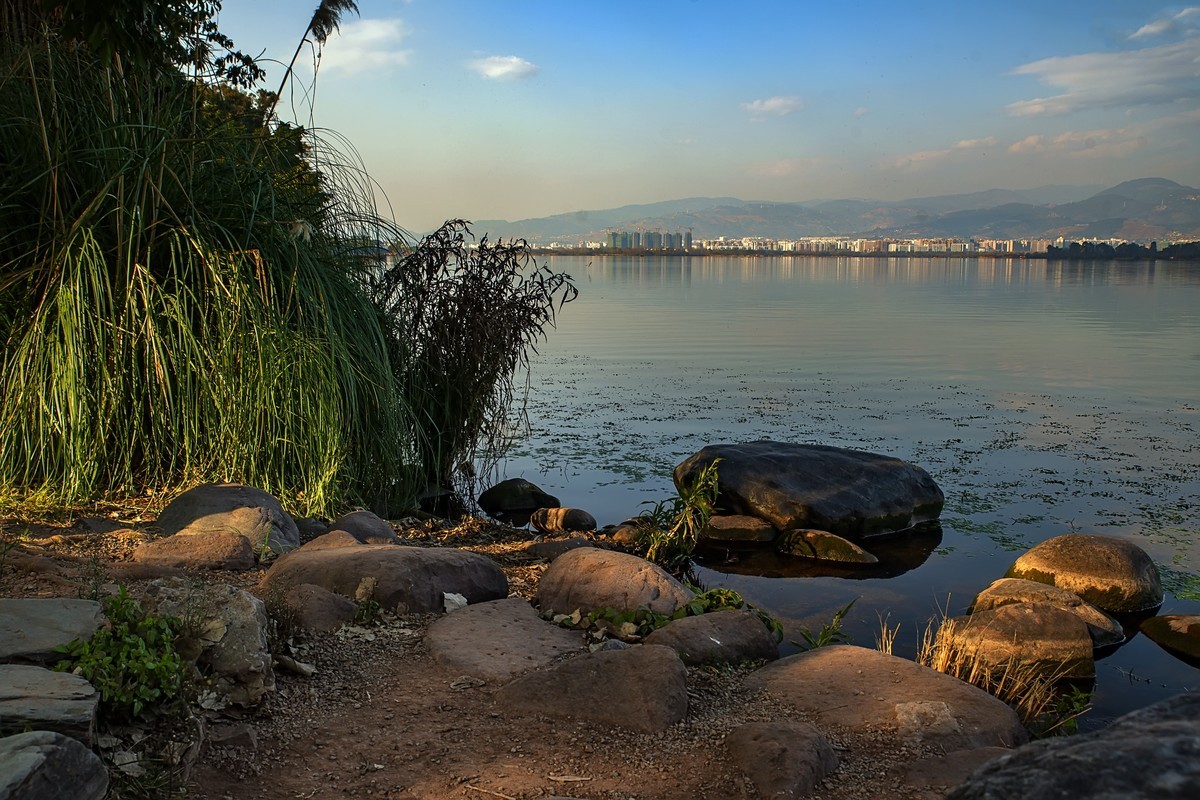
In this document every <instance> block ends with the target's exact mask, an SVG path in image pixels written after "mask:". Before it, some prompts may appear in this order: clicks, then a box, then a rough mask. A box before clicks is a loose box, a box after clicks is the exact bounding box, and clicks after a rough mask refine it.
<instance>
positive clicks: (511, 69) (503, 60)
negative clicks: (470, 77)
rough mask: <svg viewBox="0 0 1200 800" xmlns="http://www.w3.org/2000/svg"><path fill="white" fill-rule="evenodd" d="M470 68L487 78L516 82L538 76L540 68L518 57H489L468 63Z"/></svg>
mask: <svg viewBox="0 0 1200 800" xmlns="http://www.w3.org/2000/svg"><path fill="white" fill-rule="evenodd" d="M467 66H468V67H470V68H471V69H473V70H475V71H476V72H478V73H479V74H480V75H482V76H483V77H485V78H490V79H492V80H497V81H515V80H521V79H522V78H528V77H531V76H533V75H535V74H537V71H538V66H537V65H536V64H534V63H532V62H529V61H526V60H525V59H523V58H519V57H517V56H488V57H487V58H477V59H475V60H474V61H471V62H468V64H467Z"/></svg>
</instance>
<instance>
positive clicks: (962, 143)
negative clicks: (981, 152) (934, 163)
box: [950, 136, 1000, 150]
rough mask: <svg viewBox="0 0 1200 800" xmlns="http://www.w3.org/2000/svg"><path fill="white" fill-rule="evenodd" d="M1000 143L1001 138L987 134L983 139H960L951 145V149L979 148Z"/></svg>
mask: <svg viewBox="0 0 1200 800" xmlns="http://www.w3.org/2000/svg"><path fill="white" fill-rule="evenodd" d="M999 143H1000V140H999V139H997V138H996V137H995V136H987V137H985V138H983V139H960V140H959V141H957V142H955V143H954V144H952V145H950V149H951V150H977V149H979V148H986V147H995V146H996V145H998V144H999Z"/></svg>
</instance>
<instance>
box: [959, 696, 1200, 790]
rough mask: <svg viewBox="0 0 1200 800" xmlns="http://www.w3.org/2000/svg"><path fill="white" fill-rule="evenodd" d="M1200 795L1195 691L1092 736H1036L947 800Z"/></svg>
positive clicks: (1199, 701) (1199, 700)
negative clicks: (1037, 738)
mask: <svg viewBox="0 0 1200 800" xmlns="http://www.w3.org/2000/svg"><path fill="white" fill-rule="evenodd" d="M1017 797H1019V798H1022V800H1052V798H1053V800H1058V798H1063V797H1078V798H1083V797H1091V798H1112V800H1116V798H1121V800H1176V799H1177V800H1184V798H1187V800H1192V798H1196V797H1200V693H1197V692H1191V693H1187V694H1181V695H1178V696H1176V697H1172V698H1170V699H1167V700H1163V701H1162V702H1160V703H1155V704H1154V705H1152V706H1148V707H1146V708H1143V709H1141V710H1140V711H1135V712H1133V713H1132V714H1126V715H1125V716H1123V717H1120V718H1118V719H1117V721H1116V722H1114V723H1113V724H1112V725H1110V726H1108V727H1107V728H1105V729H1104V730H1100V731H1096V732H1095V733H1087V734H1081V735H1078V736H1069V737H1062V738H1055V739H1043V740H1041V741H1039V742H1034V743H1032V744H1028V745H1026V746H1024V747H1021V748H1019V749H1018V750H1016V751H1015V752H1013V753H1012V755H1009V756H1005V757H1002V758H998V759H996V760H995V761H992V762H990V763H988V764H986V765H984V766H983V767H981V768H980V769H979V770H977V771H976V772H974V773H973V774H972V775H971V777H969V778H967V780H966V782H965V783H963V784H962V785H960V786H959V787H958V788H957V789H955V790H954V791H953V792H951V793H950V794H949V796H948V798H947V800H1001V799H1002V798H1005V799H1006V798H1017Z"/></svg>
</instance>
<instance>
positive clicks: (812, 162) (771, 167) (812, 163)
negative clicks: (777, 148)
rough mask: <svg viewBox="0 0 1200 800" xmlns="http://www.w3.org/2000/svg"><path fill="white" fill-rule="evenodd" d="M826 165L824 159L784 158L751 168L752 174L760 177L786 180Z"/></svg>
mask: <svg viewBox="0 0 1200 800" xmlns="http://www.w3.org/2000/svg"><path fill="white" fill-rule="evenodd" d="M826 163H827V162H826V160H825V159H822V158H782V159H780V160H778V161H767V162H764V163H761V164H753V165H751V167H750V174H751V175H760V176H762V177H765V178H786V177H788V176H790V175H798V174H800V173H802V172H807V171H810V170H812V169H813V168H814V167H818V166H822V165H824V164H826Z"/></svg>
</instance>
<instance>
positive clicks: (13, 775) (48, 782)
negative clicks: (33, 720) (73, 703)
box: [0, 731, 108, 800]
mask: <svg viewBox="0 0 1200 800" xmlns="http://www.w3.org/2000/svg"><path fill="white" fill-rule="evenodd" d="M107 791H108V772H107V771H105V769H104V763H103V762H101V761H100V757H99V756H97V755H96V754H95V753H93V752H92V751H91V750H89V749H88V748H87V746H85V745H83V744H81V743H79V742H77V741H76V740H74V739H72V738H70V737H69V736H64V735H62V734H61V733H55V732H53V731H29V732H27V733H20V734H17V735H15V736H6V737H4V738H3V739H0V800H100V798H102V797H104V796H105V794H106V793H107Z"/></svg>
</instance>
